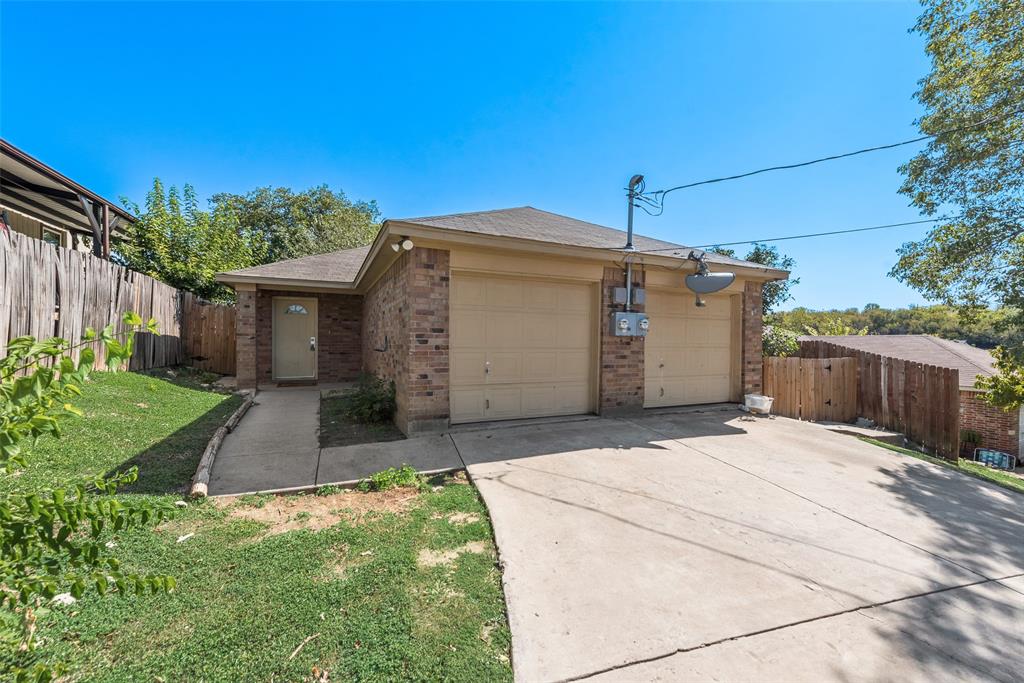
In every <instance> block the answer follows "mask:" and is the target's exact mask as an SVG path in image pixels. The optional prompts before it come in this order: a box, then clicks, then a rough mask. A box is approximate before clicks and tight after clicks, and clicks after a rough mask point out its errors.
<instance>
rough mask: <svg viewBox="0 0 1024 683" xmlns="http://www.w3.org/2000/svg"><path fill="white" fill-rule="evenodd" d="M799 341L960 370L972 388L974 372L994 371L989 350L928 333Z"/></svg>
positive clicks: (987, 374) (964, 385) (964, 384)
mask: <svg viewBox="0 0 1024 683" xmlns="http://www.w3.org/2000/svg"><path fill="white" fill-rule="evenodd" d="M799 340H800V341H804V340H812V341H824V342H830V343H832V344H838V345H839V346H845V347H848V348H851V349H855V350H857V351H867V352H868V353H877V354H878V355H880V356H888V357H890V358H899V359H900V360H910V361H914V362H917V363H924V364H925V365H937V366H939V367H942V368H956V369H957V370H959V371H960V388H961V389H973V388H974V381H975V379H976V378H977V377H978V375H981V376H984V377H990V376H992V375H994V374H995V366H994V365H993V361H992V354H991V353H989V352H988V351H986V350H985V349H979V348H978V347H976V346H971V345H970V344H965V343H964V342H957V341H951V340H949V339H940V338H938V337H933V336H932V335H930V334H869V335H864V336H857V335H840V336H836V337H814V336H804V337H799Z"/></svg>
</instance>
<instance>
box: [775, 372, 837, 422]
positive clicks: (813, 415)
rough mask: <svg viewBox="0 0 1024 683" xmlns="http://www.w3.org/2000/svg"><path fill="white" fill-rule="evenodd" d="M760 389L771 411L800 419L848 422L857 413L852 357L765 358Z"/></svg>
mask: <svg viewBox="0 0 1024 683" xmlns="http://www.w3.org/2000/svg"><path fill="white" fill-rule="evenodd" d="M764 393H765V394H766V395H767V396H771V397H773V398H774V399H775V402H774V403H773V404H772V411H773V412H775V413H776V414H778V415H783V416H785V417H794V418H797V419H801V420H812V421H830V422H850V421H852V420H854V419H856V417H857V361H856V359H854V358H829V359H824V360H818V359H811V358H765V359H764Z"/></svg>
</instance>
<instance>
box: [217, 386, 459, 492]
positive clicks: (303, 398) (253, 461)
mask: <svg viewBox="0 0 1024 683" xmlns="http://www.w3.org/2000/svg"><path fill="white" fill-rule="evenodd" d="M319 430H320V389H319V388H317V387H289V388H275V389H263V390H260V392H259V393H258V394H257V395H256V403H255V404H254V405H253V407H252V408H250V409H249V412H248V413H247V414H246V415H245V417H244V418H242V421H241V423H239V425H238V427H237V428H236V429H235V431H234V432H232V433H231V434H229V435H228V436H227V438H226V439H224V444H223V445H222V446H221V449H220V452H219V453H218V454H217V459H216V460H215V461H214V464H213V472H212V474H211V475H210V495H212V496H224V495H238V494H243V493H268V492H282V491H289V490H300V489H308V488H314V487H317V486H325V485H328V484H333V485H351V484H354V483H356V482H358V481H359V480H361V479H365V478H367V477H369V476H370V475H371V474H374V473H376V472H380V471H381V470H385V469H387V468H389V467H400V466H401V465H403V464H408V465H411V466H413V467H415V468H416V469H417V470H418V471H420V472H421V473H424V474H434V473H437V472H448V471H451V470H456V469H461V468H462V467H463V466H464V465H463V463H462V459H461V458H459V454H458V451H457V450H456V449H455V445H454V443H453V442H452V439H451V437H450V436H448V435H447V434H446V435H443V436H426V437H417V438H413V439H404V440H401V441H388V442H383V443H369V444H358V445H354V446H340V447H334V448H320V442H319V436H318V434H319Z"/></svg>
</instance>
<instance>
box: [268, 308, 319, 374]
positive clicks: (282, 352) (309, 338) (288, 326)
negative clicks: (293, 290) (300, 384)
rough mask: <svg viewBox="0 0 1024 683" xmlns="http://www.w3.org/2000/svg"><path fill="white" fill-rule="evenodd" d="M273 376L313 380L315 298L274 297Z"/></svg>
mask: <svg viewBox="0 0 1024 683" xmlns="http://www.w3.org/2000/svg"><path fill="white" fill-rule="evenodd" d="M273 337H274V338H273V345H274V349H273V353H274V373H273V374H274V379H275V380H290V379H316V349H317V338H316V337H317V325H316V299H314V298H306V297H295V296H275V297H274V327H273Z"/></svg>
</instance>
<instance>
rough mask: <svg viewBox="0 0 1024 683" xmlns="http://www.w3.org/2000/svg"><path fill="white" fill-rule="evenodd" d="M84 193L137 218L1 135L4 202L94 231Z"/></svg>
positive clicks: (68, 225) (27, 212)
mask: <svg viewBox="0 0 1024 683" xmlns="http://www.w3.org/2000/svg"><path fill="white" fill-rule="evenodd" d="M80 197H81V198H84V199H85V200H86V201H87V202H91V203H92V204H94V205H99V206H103V205H106V206H107V208H108V210H109V211H110V213H111V214H112V217H117V218H118V219H120V220H124V221H129V222H134V221H135V218H134V217H133V216H132V215H131V214H130V213H128V212H127V211H125V210H124V209H123V208H121V207H120V206H119V205H118V204H115V203H114V202H111V201H109V200H107V199H104V198H103V197H101V196H100V195H98V194H96V193H95V192H93V191H92V190H90V189H88V188H86V187H85V186H83V185H80V184H78V183H76V182H75V181H74V180H71V178H68V177H67V176H66V175H64V174H63V173H61V172H60V171H57V170H55V169H53V168H51V167H50V166H47V165H46V164H44V163H43V162H42V161H40V160H39V159H36V158H35V157H33V156H32V155H30V154H29V153H28V152H26V151H24V150H22V149H19V148H18V147H15V146H14V145H12V144H11V143H10V142H8V141H7V140H3V139H0V202H2V203H4V204H5V205H8V206H10V207H11V208H13V209H15V210H16V211H18V212H19V213H23V214H24V215H26V216H31V217H32V218H34V219H36V220H39V221H42V222H44V223H47V224H51V225H55V226H59V227H64V228H73V229H77V230H79V231H82V232H87V233H90V232H92V224H91V223H90V222H89V218H88V217H87V215H86V213H85V209H84V208H83V207H82V201H81V199H80Z"/></svg>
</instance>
